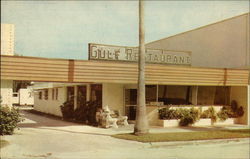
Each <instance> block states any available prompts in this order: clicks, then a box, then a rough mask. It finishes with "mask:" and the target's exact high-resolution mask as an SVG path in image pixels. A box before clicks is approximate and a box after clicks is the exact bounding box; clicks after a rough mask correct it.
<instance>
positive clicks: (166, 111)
mask: <svg viewBox="0 0 250 159" xmlns="http://www.w3.org/2000/svg"><path fill="white" fill-rule="evenodd" d="M159 118H160V119H163V120H170V119H179V114H178V110H176V109H170V107H167V108H162V109H160V110H159Z"/></svg>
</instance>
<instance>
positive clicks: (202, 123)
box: [193, 119, 212, 126]
mask: <svg viewBox="0 0 250 159" xmlns="http://www.w3.org/2000/svg"><path fill="white" fill-rule="evenodd" d="M211 124H212V123H211V119H200V120H198V121H196V122H195V123H194V124H193V126H210V125H211Z"/></svg>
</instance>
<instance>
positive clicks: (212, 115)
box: [201, 106, 218, 123]
mask: <svg viewBox="0 0 250 159" xmlns="http://www.w3.org/2000/svg"><path fill="white" fill-rule="evenodd" d="M201 118H210V119H211V121H212V123H215V122H216V121H217V120H218V116H217V113H216V112H215V109H214V107H212V106H211V107H209V108H208V109H207V110H205V111H203V112H202V114H201Z"/></svg>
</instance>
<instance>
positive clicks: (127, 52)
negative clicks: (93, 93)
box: [89, 44, 191, 65]
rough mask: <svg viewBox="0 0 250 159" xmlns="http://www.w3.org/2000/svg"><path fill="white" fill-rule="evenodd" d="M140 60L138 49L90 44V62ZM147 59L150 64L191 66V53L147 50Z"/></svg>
mask: <svg viewBox="0 0 250 159" xmlns="http://www.w3.org/2000/svg"><path fill="white" fill-rule="evenodd" d="M138 58H139V50H138V48H136V47H120V46H109V45H101V44H89V60H111V61H128V62H129V61H131V62H136V61H138ZM145 58H146V59H145V60H146V62H148V63H160V64H175V65H191V53H190V52H187V51H169V50H162V49H146V54H145Z"/></svg>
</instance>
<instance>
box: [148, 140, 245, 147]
mask: <svg viewBox="0 0 250 159" xmlns="http://www.w3.org/2000/svg"><path fill="white" fill-rule="evenodd" d="M229 142H246V143H249V142H250V138H233V139H212V140H194V141H170V142H150V143H149V144H150V147H151V148H158V147H164V146H185V145H200V144H217V143H220V144H221V143H229Z"/></svg>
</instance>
